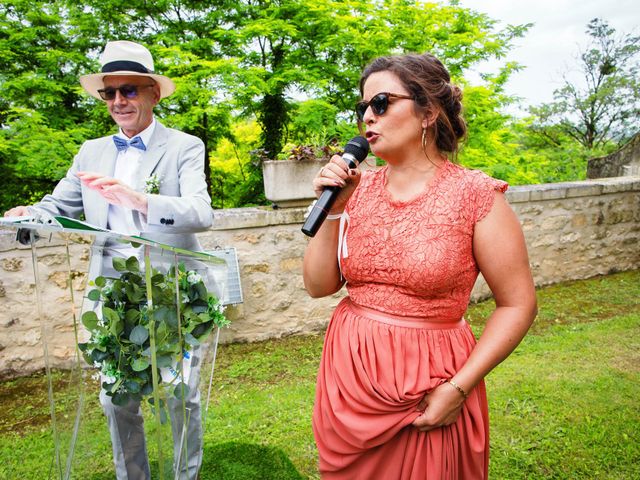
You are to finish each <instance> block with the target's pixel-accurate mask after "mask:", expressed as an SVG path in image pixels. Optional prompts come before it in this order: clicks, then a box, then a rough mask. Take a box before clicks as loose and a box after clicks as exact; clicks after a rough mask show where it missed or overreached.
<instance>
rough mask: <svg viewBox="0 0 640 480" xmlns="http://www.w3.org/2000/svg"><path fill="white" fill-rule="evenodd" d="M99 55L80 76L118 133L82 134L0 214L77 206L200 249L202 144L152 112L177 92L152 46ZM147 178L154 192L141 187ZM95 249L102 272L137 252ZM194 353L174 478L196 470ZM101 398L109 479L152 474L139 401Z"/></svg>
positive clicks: (121, 44) (101, 221) (73, 213)
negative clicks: (40, 189) (56, 166)
mask: <svg viewBox="0 0 640 480" xmlns="http://www.w3.org/2000/svg"><path fill="white" fill-rule="evenodd" d="M100 63H101V65H102V69H101V71H100V72H99V73H94V74H90V75H84V76H82V77H81V78H80V84H81V85H82V87H83V88H84V89H85V90H86V92H87V93H89V94H90V95H92V96H93V97H95V98H98V99H100V100H102V101H104V102H105V103H106V106H107V109H108V110H109V113H110V115H111V117H112V118H113V120H114V122H115V123H116V124H117V125H118V126H119V131H118V133H116V134H115V135H109V136H106V137H102V138H97V139H93V140H89V141H87V142H85V143H84V144H83V145H82V147H81V148H80V151H79V152H78V154H77V155H76V156H75V158H74V161H73V164H72V166H71V168H70V169H69V170H68V172H67V174H66V176H65V177H64V178H63V179H62V180H61V181H60V182H59V183H58V185H57V186H56V188H55V189H54V191H53V192H52V193H51V194H50V195H46V196H45V197H44V198H43V199H42V201H40V202H39V203H37V204H35V205H33V206H30V207H25V206H19V207H14V208H12V209H11V210H9V211H8V212H6V213H5V215H6V216H20V215H42V214H43V213H44V214H49V215H64V216H68V217H75V218H77V217H79V216H80V215H81V214H84V216H85V219H86V221H87V222H89V223H91V224H93V225H96V226H98V227H101V228H109V229H111V230H113V231H117V232H120V233H128V234H134V235H141V236H143V237H145V238H149V239H152V240H156V241H158V242H160V243H164V244H168V245H172V246H175V247H180V248H185V249H188V250H201V248H200V245H199V243H198V240H197V239H196V237H195V235H194V232H197V231H203V230H206V229H207V228H209V227H210V226H211V224H212V220H213V215H212V210H211V199H210V197H209V195H208V193H207V185H206V181H205V175H204V161H205V158H204V145H203V143H202V141H201V140H200V139H198V138H196V137H193V136H191V135H188V134H186V133H183V132H179V131H177V130H174V129H170V128H167V127H165V126H164V125H162V124H161V123H160V122H159V121H157V120H156V119H155V118H154V116H153V108H154V107H155V106H156V105H157V104H158V102H159V101H160V100H161V99H162V98H165V97H168V96H169V95H171V94H172V93H173V92H174V91H175V85H174V83H173V82H172V81H171V80H170V79H169V78H167V77H165V76H163V75H158V74H156V73H154V66H153V58H152V56H151V53H150V52H149V50H147V49H146V48H145V47H144V46H142V45H140V44H137V43H134V42H129V41H113V42H109V43H107V45H106V46H105V49H104V52H103V53H102V55H101V57H100ZM150 179H153V182H151V183H152V184H153V189H152V190H149V189H146V188H145V187H147V186H148V185H149V183H150V182H149V180H150ZM129 248H131V247H129ZM94 252H99V253H97V254H98V255H101V256H102V261H101V262H92V265H93V264H99V265H100V266H101V268H102V269H103V270H104V269H107V268H109V266H110V265H111V256H113V255H118V256H121V255H126V256H128V255H130V254H132V253H133V254H135V251H131V250H129V249H127V248H126V247H123V246H121V245H105V246H104V248H98V249H94ZM95 254H96V253H94V255H95ZM95 275H96V273H95V272H93V276H95ZM193 353H194V355H193V356H192V360H191V369H190V375H189V379H188V384H189V387H190V392H189V394H188V396H187V398H186V403H185V405H186V408H187V409H188V411H189V421H188V425H187V429H186V440H187V441H186V442H185V444H186V450H187V451H186V455H185V456H184V457H183V461H180V478H181V479H190V480H191V479H195V478H197V475H198V469H199V466H200V463H201V458H202V426H201V416H200V392H199V389H198V383H199V371H200V365H199V364H200V360H199V358H198V355H197V351H196V350H194V352H193ZM100 400H101V403H102V405H103V408H104V411H105V414H106V416H107V419H108V423H109V429H110V432H111V440H112V446H113V454H114V463H115V467H116V475H117V478H118V479H128V480H133V479H135V480H138V479H148V478H150V473H149V464H148V459H147V453H146V444H145V438H144V428H143V423H142V415H141V413H140V405H139V402H130V404H128V405H125V406H117V405H114V404H113V403H112V402H111V397H109V396H107V395H106V394H105V392H104V391H102V392H101V394H100ZM178 410H180V411H182V402H180V405H179V406H178V405H176V408H175V409H174V408H171V407H170V412H171V413H172V426H173V429H172V430H173V432H174V441H176V442H177V443H176V448H175V449H174V450H176V451H180V450H181V449H180V448H178V447H179V444H180V442H181V439H180V437H181V436H182V430H183V429H182V421H181V419H182V418H183V416H182V415H181V414H177V411H178ZM183 453H184V452H183Z"/></svg>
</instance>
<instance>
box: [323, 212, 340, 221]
mask: <svg viewBox="0 0 640 480" xmlns="http://www.w3.org/2000/svg"><path fill="white" fill-rule="evenodd" d="M343 213H344V212H340V213H332V214H331V215H327V217H326V219H327V220H340V219H341V218H342V214H343Z"/></svg>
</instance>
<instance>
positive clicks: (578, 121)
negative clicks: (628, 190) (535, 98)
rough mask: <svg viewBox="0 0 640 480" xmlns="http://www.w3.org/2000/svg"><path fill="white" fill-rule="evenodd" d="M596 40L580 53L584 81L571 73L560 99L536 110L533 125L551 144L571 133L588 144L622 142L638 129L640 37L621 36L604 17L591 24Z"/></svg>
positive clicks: (558, 92)
mask: <svg viewBox="0 0 640 480" xmlns="http://www.w3.org/2000/svg"><path fill="white" fill-rule="evenodd" d="M587 34H588V35H589V37H590V43H589V45H587V48H586V49H585V50H584V51H583V52H582V53H581V54H580V57H579V62H578V68H579V71H580V74H581V75H582V78H581V79H580V81H575V80H570V79H568V78H566V77H565V79H564V83H563V85H562V87H560V88H559V89H557V90H555V92H554V101H553V102H551V103H548V104H543V105H540V106H538V107H534V108H532V109H531V113H532V114H533V115H535V116H536V119H537V121H536V123H535V124H533V125H532V128H533V129H534V131H535V132H538V133H539V134H540V135H541V136H542V137H544V138H545V139H546V140H547V141H548V142H549V143H551V144H556V145H557V144H561V143H563V141H562V137H563V136H566V137H570V138H572V139H574V140H575V141H576V142H578V143H579V144H580V145H582V146H583V147H584V148H586V149H596V148H603V147H604V148H607V146H608V144H609V143H614V144H617V146H620V145H622V144H623V143H624V142H626V141H628V140H630V139H631V137H632V136H633V135H635V134H636V133H637V132H638V127H639V123H638V116H639V115H640V80H639V79H638V73H639V72H640V70H639V68H640V64H639V63H638V53H639V52H640V36H639V35H631V34H626V35H623V36H620V37H618V36H616V31H615V29H614V28H611V27H609V24H608V23H607V22H606V21H604V20H602V19H598V18H596V19H593V20H592V21H591V22H589V24H588V25H587Z"/></svg>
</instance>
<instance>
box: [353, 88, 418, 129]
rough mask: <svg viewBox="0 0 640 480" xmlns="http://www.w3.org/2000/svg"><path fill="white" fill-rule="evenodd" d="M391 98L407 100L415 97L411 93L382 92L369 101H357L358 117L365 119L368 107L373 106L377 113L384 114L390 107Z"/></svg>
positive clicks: (360, 119)
mask: <svg viewBox="0 0 640 480" xmlns="http://www.w3.org/2000/svg"><path fill="white" fill-rule="evenodd" d="M391 98H402V99H407V100H413V99H414V98H413V97H412V96H411V95H402V94H399V93H390V92H380V93H378V94H376V95H374V96H373V97H371V100H369V101H368V102H365V101H362V102H358V103H356V117H357V119H358V121H359V122H362V121H363V120H364V114H365V112H366V111H367V108H369V107H371V111H372V112H373V113H374V114H375V115H384V113H385V112H386V111H387V108H389V101H390V99H391Z"/></svg>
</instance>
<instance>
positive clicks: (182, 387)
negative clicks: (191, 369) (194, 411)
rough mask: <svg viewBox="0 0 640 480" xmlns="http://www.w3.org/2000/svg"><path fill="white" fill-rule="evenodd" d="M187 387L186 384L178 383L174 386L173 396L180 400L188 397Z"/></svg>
mask: <svg viewBox="0 0 640 480" xmlns="http://www.w3.org/2000/svg"><path fill="white" fill-rule="evenodd" d="M189 391H190V389H189V385H187V384H186V383H183V382H180V383H179V384H177V385H176V388H174V389H173V395H174V396H175V397H176V398H177V399H178V400H182V399H183V398H186V397H187V396H188V395H189Z"/></svg>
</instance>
